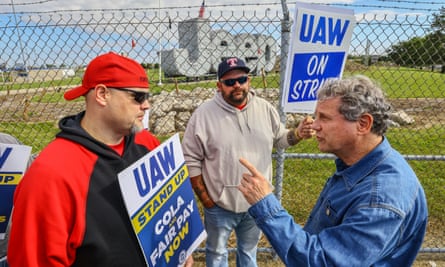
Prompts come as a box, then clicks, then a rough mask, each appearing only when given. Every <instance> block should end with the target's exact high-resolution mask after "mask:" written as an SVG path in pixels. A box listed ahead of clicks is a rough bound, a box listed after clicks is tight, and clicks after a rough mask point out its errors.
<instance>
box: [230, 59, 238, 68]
mask: <svg viewBox="0 0 445 267" xmlns="http://www.w3.org/2000/svg"><path fill="white" fill-rule="evenodd" d="M237 62H238V59H237V58H235V57H233V58H229V59H227V64H228V65H229V67H235V66H236V65H237V64H236V63H237Z"/></svg>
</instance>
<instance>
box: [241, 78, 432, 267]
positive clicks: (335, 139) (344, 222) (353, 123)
mask: <svg viewBox="0 0 445 267" xmlns="http://www.w3.org/2000/svg"><path fill="white" fill-rule="evenodd" d="M317 97H318V98H317V106H316V109H315V121H314V122H313V124H312V129H314V130H315V131H316V138H317V140H318V147H319V149H320V151H322V152H325V153H332V154H334V155H335V156H336V157H337V159H336V160H335V164H336V171H335V173H334V174H333V175H332V176H331V177H330V178H329V179H328V180H327V182H326V184H325V186H324V189H323V190H322V192H321V194H320V196H319V198H318V200H317V202H316V204H315V206H314V208H313V210H312V212H311V214H310V216H309V218H308V220H307V222H306V224H305V225H304V227H302V226H300V225H298V224H296V223H295V222H294V221H293V219H292V217H291V216H290V215H289V214H288V213H287V212H286V211H285V210H284V208H283V207H282V206H281V205H280V203H279V201H278V200H277V199H276V198H275V196H274V195H273V194H272V189H271V188H270V186H269V184H268V183H267V182H266V181H265V179H264V178H263V175H262V174H261V173H259V172H258V171H257V170H256V168H255V167H254V166H252V164H250V163H249V162H248V161H246V160H245V159H240V162H241V163H242V164H243V165H244V166H245V167H246V168H247V169H248V170H249V171H250V174H247V173H245V174H243V179H242V181H241V184H240V185H239V186H238V189H239V190H240V191H241V192H242V193H243V195H244V197H245V198H246V200H247V201H248V202H249V203H250V204H252V207H251V208H250V209H249V213H250V215H251V216H252V217H253V218H254V219H255V222H256V223H257V225H258V226H259V227H260V228H261V230H262V231H263V233H264V234H265V235H266V236H267V238H268V240H269V241H270V243H271V245H272V246H273V247H274V249H275V251H276V252H277V254H278V255H279V256H280V258H281V259H282V260H283V262H284V263H285V264H286V266H411V265H412V264H413V262H414V260H415V258H416V255H417V253H418V251H419V249H420V247H421V244H422V241H423V238H424V235H425V231H426V225H427V218H428V209H427V203H426V198H425V193H424V191H423V188H422V186H421V184H420V182H419V180H418V179H417V177H416V174H415V173H414V171H413V170H412V169H411V167H410V166H409V164H408V163H407V162H406V160H405V159H404V158H403V156H402V155H401V154H400V153H399V152H397V151H396V150H394V149H393V148H392V147H391V145H390V144H389V142H388V139H387V138H386V137H385V136H384V134H385V132H386V130H387V129H388V125H389V111H390V110H391V106H390V104H389V103H387V101H386V100H385V97H384V94H383V92H382V90H381V89H380V88H379V87H378V86H377V85H376V84H375V83H373V82H372V81H371V80H370V79H369V78H367V77H365V76H354V77H351V78H346V79H341V80H330V81H327V82H326V83H325V84H324V85H323V86H322V88H320V89H319V92H318V96H317Z"/></svg>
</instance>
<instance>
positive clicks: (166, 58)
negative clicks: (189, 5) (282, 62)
mask: <svg viewBox="0 0 445 267" xmlns="http://www.w3.org/2000/svg"><path fill="white" fill-rule="evenodd" d="M178 33H179V48H175V49H170V50H162V51H161V55H162V57H161V62H162V64H161V67H162V69H163V70H164V73H165V76H167V77H174V76H186V77H199V76H205V75H209V74H211V73H215V72H216V69H217V68H218V64H219V62H221V60H222V59H224V58H226V57H232V56H236V57H239V58H242V59H244V60H245V62H246V64H247V65H248V66H249V68H250V69H251V70H252V71H251V73H252V74H254V75H256V74H259V73H260V72H261V70H262V69H263V70H264V71H266V72H269V71H271V70H272V69H273V67H274V65H275V60H276V56H277V47H276V46H277V44H276V41H275V39H273V38H272V37H271V36H268V35H264V34H248V33H241V34H236V35H232V34H230V33H229V32H227V31H225V30H216V31H214V30H212V29H211V27H210V23H209V20H208V19H205V18H193V19H189V20H185V21H182V22H180V23H179V24H178Z"/></svg>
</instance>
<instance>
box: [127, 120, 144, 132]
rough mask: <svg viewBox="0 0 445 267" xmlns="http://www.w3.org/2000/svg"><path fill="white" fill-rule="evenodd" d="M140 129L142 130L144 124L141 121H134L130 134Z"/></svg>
mask: <svg viewBox="0 0 445 267" xmlns="http://www.w3.org/2000/svg"><path fill="white" fill-rule="evenodd" d="M142 130H144V126H143V125H142V123H138V122H137V121H135V122H134V123H133V125H131V128H130V134H136V133H138V132H140V131H142Z"/></svg>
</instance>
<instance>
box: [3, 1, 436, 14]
mask: <svg viewBox="0 0 445 267" xmlns="http://www.w3.org/2000/svg"><path fill="white" fill-rule="evenodd" d="M53 1H55V0H42V1H37V2H28V3H21V4H14V5H15V6H26V5H37V4H45V3H48V2H53ZM377 1H379V2H385V3H409V4H413V5H419V4H423V5H425V4H426V5H444V3H442V2H436V1H430V2H421V1H416V0H377ZM296 3H297V2H296V1H293V2H288V3H287V4H288V5H295V4H296ZM311 4H323V5H328V6H344V7H353V8H373V9H394V10H410V11H426V12H434V11H438V9H437V8H428V7H426V8H421V7H419V6H415V7H404V6H398V5H394V6H389V5H378V4H351V3H333V4H328V3H324V2H323V1H320V2H311ZM11 5H12V4H11V3H8V4H0V6H11ZM275 5H280V6H281V2H266V3H237V4H230V5H228V4H212V5H206V8H223V7H244V6H246V7H247V6H248V7H251V6H275ZM199 7H200V5H188V6H168V7H150V8H149V7H141V8H134V7H133V8H101V9H88V8H82V9H60V10H49V11H17V12H16V13H18V14H45V13H53V12H60V13H68V12H84V11H88V12H105V11H145V10H159V11H170V10H175V9H197V8H199ZM8 13H9V12H0V14H8Z"/></svg>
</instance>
